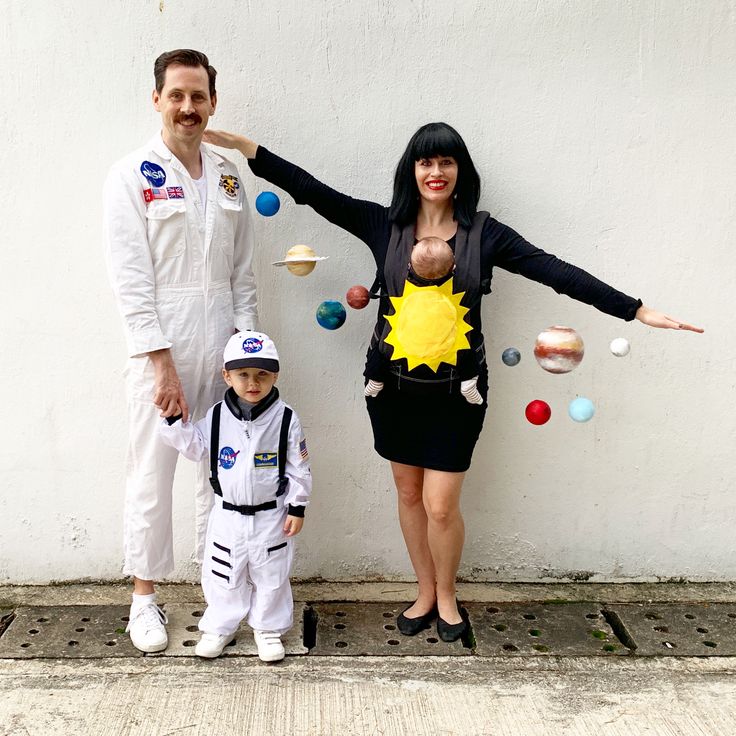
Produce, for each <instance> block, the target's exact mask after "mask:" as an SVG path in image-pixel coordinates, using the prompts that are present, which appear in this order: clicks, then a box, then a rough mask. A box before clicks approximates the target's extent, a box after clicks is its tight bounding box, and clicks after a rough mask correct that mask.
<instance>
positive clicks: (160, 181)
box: [141, 161, 166, 187]
mask: <svg viewBox="0 0 736 736" xmlns="http://www.w3.org/2000/svg"><path fill="white" fill-rule="evenodd" d="M141 174H143V176H145V177H146V179H148V181H150V182H151V184H152V185H153V186H154V187H162V186H163V185H164V184H165V183H166V172H165V171H164V170H163V169H162V168H161V167H160V166H159V165H158V164H154V163H152V162H151V161H144V162H143V163H142V164H141Z"/></svg>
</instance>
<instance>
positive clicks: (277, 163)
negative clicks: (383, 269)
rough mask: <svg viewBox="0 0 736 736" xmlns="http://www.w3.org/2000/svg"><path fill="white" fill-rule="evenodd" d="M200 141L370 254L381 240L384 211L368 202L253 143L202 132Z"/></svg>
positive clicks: (231, 135)
mask: <svg viewBox="0 0 736 736" xmlns="http://www.w3.org/2000/svg"><path fill="white" fill-rule="evenodd" d="M204 140H205V142H207V143H211V144H213V145H215V146H221V147H222V148H234V149H236V150H238V151H240V153H242V154H243V156H245V157H246V159H248V165H249V166H250V168H251V170H252V171H253V173H254V174H255V175H256V176H260V177H262V178H264V179H266V180H267V181H269V182H271V183H272V184H275V185H276V186H277V187H280V188H281V189H284V190H285V191H287V192H288V193H289V194H290V195H291V196H292V197H293V198H294V201H295V202H296V203H297V204H306V205H309V206H310V207H311V208H312V209H313V210H314V211H315V212H317V214H319V215H321V216H322V217H324V218H325V219H326V220H328V221H329V222H331V223H332V224H333V225H337V226H338V227H340V228H342V229H343V230H347V231H348V232H350V233H352V234H353V235H355V237H357V238H359V239H360V240H362V241H363V242H365V243H367V244H368V246H369V247H370V248H371V250H374V252H375V248H376V247H377V246H380V243H381V242H382V241H383V240H384V239H385V238H382V237H377V236H379V233H380V232H381V231H385V230H386V228H387V227H388V210H387V209H386V208H385V207H382V206H381V205H379V204H377V203H375V202H370V201H368V200H362V199H354V198H353V197H349V196H348V195H347V194H342V193H341V192H338V191H337V190H336V189H332V187H329V186H327V185H326V184H323V183H322V182H321V181H318V180H317V179H316V178H315V177H313V176H312V175H311V174H309V173H308V172H306V171H304V169H300V168H299V167H298V166H295V165H294V164H292V163H289V162H288V161H286V160H285V159H283V158H280V157H279V156H277V155H276V154H274V153H271V151H269V150H268V149H266V148H264V147H263V146H259V145H258V144H257V143H256V142H255V141H252V140H251V139H250V138H246V137H245V136H242V135H237V134H235V133H227V132H225V131H222V130H206V131H205V134H204Z"/></svg>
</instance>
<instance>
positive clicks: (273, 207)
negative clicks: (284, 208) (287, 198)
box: [256, 192, 281, 217]
mask: <svg viewBox="0 0 736 736" xmlns="http://www.w3.org/2000/svg"><path fill="white" fill-rule="evenodd" d="M280 208H281V202H280V201H279V198H278V195H276V194H274V193H273V192H261V193H260V194H259V195H258V196H257V197H256V209H257V210H258V212H259V214H261V215H263V216H264V217H273V216H274V215H275V214H276V213H277V212H278V211H279V209H280Z"/></svg>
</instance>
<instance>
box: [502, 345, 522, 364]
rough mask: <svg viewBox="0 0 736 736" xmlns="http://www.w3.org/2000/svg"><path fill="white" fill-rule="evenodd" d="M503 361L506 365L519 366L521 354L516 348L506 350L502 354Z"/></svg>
mask: <svg viewBox="0 0 736 736" xmlns="http://www.w3.org/2000/svg"><path fill="white" fill-rule="evenodd" d="M501 360H502V361H503V362H504V364H505V365H518V364H519V361H520V360H521V353H520V352H519V351H518V350H517V349H516V348H506V350H504V351H503V352H502V353H501Z"/></svg>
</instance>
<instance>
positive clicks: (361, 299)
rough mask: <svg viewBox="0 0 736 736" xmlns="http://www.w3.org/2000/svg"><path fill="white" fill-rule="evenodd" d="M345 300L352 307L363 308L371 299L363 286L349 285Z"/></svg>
mask: <svg viewBox="0 0 736 736" xmlns="http://www.w3.org/2000/svg"><path fill="white" fill-rule="evenodd" d="M345 300H346V301H347V303H348V304H349V305H350V306H351V307H352V308H353V309H363V307H365V306H366V305H367V304H368V302H369V301H370V300H371V295H370V292H369V291H368V289H366V288H365V286H351V287H350V288H349V289H348V293H347V294H346V295H345Z"/></svg>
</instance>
